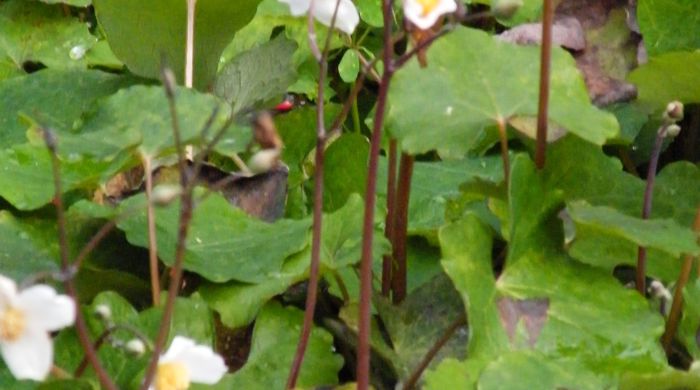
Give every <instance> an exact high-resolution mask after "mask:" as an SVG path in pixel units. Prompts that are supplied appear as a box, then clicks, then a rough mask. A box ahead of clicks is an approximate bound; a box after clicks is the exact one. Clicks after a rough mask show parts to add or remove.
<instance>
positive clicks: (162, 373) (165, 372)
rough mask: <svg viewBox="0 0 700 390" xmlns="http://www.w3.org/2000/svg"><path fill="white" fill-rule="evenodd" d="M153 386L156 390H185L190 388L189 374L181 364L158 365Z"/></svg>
mask: <svg viewBox="0 0 700 390" xmlns="http://www.w3.org/2000/svg"><path fill="white" fill-rule="evenodd" d="M155 385H156V390H186V389H187V388H189V387H190V373H189V371H188V370H187V367H185V365H184V364H182V363H178V362H168V363H163V364H159V365H158V372H157V373H156V379H155Z"/></svg>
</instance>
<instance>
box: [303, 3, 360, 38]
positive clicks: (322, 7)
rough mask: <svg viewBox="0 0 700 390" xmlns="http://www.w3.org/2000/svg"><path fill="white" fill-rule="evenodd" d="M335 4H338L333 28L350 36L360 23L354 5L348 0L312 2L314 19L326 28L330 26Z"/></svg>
mask: <svg viewBox="0 0 700 390" xmlns="http://www.w3.org/2000/svg"><path fill="white" fill-rule="evenodd" d="M336 3H337V4H338V14H337V15H336V18H335V28H337V29H338V30H340V31H342V32H344V33H346V34H352V32H353V31H355V27H357V24H358V23H360V14H359V13H358V12H357V8H355V4H353V3H352V1H350V0H340V2H339V3H338V0H314V17H315V18H316V20H318V21H319V22H321V23H323V24H324V25H326V26H329V27H330V25H331V20H332V19H333V13H334V12H335V6H336Z"/></svg>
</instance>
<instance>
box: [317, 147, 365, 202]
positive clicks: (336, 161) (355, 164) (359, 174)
mask: <svg viewBox="0 0 700 390" xmlns="http://www.w3.org/2000/svg"><path fill="white" fill-rule="evenodd" d="M368 155H369V142H368V141H367V138H365V136H363V135H360V134H356V133H350V134H343V135H341V136H340V138H338V139H337V140H335V141H334V142H333V143H332V144H330V145H329V146H328V149H326V156H325V162H324V164H325V167H324V169H325V170H324V172H323V186H324V190H323V209H324V210H326V211H334V210H336V209H338V208H340V207H341V206H342V205H344V204H345V202H346V201H347V200H348V197H350V195H352V194H362V195H364V193H365V186H366V181H367V156H368Z"/></svg>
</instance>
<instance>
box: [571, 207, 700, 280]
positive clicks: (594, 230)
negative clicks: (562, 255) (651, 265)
mask: <svg viewBox="0 0 700 390" xmlns="http://www.w3.org/2000/svg"><path fill="white" fill-rule="evenodd" d="M567 209H568V211H569V215H570V216H571V219H572V220H573V222H574V224H575V225H576V235H575V238H574V241H573V242H572V244H571V249H570V253H571V255H572V256H574V257H576V258H577V259H580V260H582V261H584V262H586V263H589V264H594V265H598V266H603V267H604V268H607V269H609V270H612V269H613V268H614V267H615V266H617V265H618V264H623V263H624V264H635V263H636V260H637V248H638V247H639V246H643V247H646V248H648V249H650V250H651V249H654V250H656V251H657V252H664V253H665V254H666V255H667V256H664V257H663V259H666V258H667V257H670V258H671V259H679V258H680V255H681V254H698V253H699V252H700V248H699V247H698V245H697V244H696V242H695V241H696V235H695V234H694V233H693V232H692V231H691V230H690V228H689V227H684V226H681V225H679V224H678V223H677V222H676V221H674V220H672V219H647V220H643V219H641V218H635V217H630V216H627V215H625V214H622V213H620V212H619V211H617V210H615V209H613V208H610V207H604V206H591V205H589V204H587V203H586V202H571V203H569V204H568V205H567ZM656 255H657V258H656V259H654V260H656V261H660V260H661V259H659V258H661V256H660V254H658V253H656ZM654 260H650V261H654ZM677 265H678V263H677V262H676V263H675V264H674V263H673V262H671V263H668V262H665V263H664V266H665V267H669V268H677Z"/></svg>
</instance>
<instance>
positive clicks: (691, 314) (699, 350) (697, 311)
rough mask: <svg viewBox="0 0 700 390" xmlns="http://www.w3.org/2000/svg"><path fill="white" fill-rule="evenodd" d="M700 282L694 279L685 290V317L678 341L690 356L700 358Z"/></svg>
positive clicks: (682, 320)
mask: <svg viewBox="0 0 700 390" xmlns="http://www.w3.org/2000/svg"><path fill="white" fill-rule="evenodd" d="M699 334H700V280H699V279H692V280H691V281H690V282H689V283H688V284H687V285H686V286H685V289H684V290H683V317H682V319H681V324H680V326H679V328H678V336H677V337H678V339H680V340H681V342H683V345H685V347H686V348H687V349H688V352H689V353H690V356H692V357H693V359H695V360H697V359H698V358H700V339H699V338H698V335H699Z"/></svg>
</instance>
